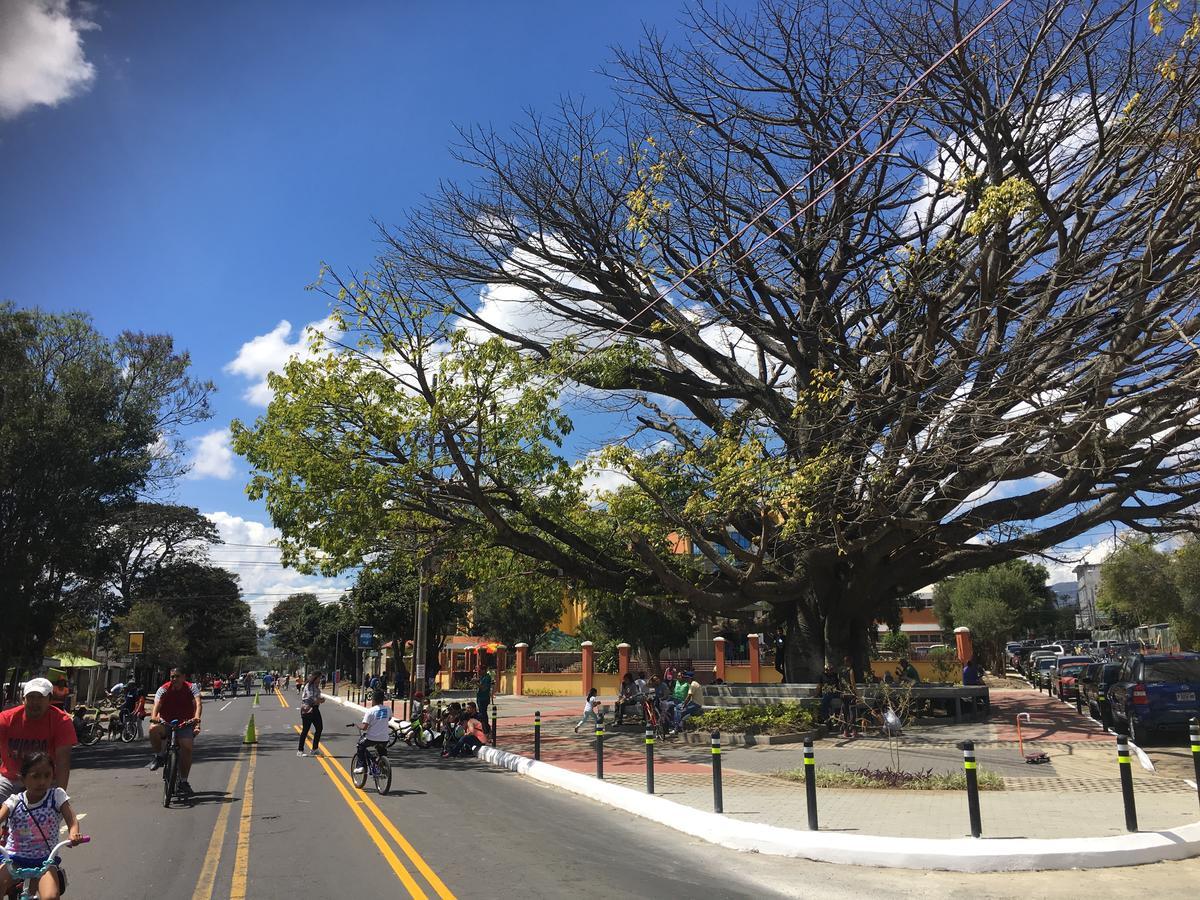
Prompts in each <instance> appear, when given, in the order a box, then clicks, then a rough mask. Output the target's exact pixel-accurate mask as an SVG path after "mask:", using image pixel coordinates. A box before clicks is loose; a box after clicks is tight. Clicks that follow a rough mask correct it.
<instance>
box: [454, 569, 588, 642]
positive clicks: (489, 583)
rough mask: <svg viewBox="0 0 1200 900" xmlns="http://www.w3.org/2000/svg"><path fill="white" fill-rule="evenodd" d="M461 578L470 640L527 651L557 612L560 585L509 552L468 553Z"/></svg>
mask: <svg viewBox="0 0 1200 900" xmlns="http://www.w3.org/2000/svg"><path fill="white" fill-rule="evenodd" d="M464 577H465V578H466V579H467V580H468V581H469V583H470V584H471V585H472V588H471V607H472V612H471V623H472V632H473V633H474V634H476V635H480V636H487V637H494V638H496V639H497V640H498V641H500V643H502V644H504V645H505V646H507V647H510V648H511V647H513V646H515V645H516V644H517V643H519V642H522V641H523V642H525V643H526V644H528V645H529V647H530V652H533V649H534V647H535V646H536V645H537V644H538V642H539V640H540V639H541V638H542V635H544V634H545V633H546V631H547V629H549V628H550V627H551V626H552V625H554V624H555V623H556V622H558V620H559V619H560V618H562V612H563V593H564V591H565V590H566V585H565V584H563V582H561V581H558V580H556V579H553V578H547V577H545V576H543V575H541V574H539V573H538V572H537V571H535V570H534V567H533V565H532V563H531V562H530V561H529V560H528V559H525V558H523V557H519V556H516V555H514V554H513V553H511V552H509V551H504V550H491V551H486V552H480V553H478V554H472V555H471V558H470V564H469V568H468V569H467V571H466V572H464Z"/></svg>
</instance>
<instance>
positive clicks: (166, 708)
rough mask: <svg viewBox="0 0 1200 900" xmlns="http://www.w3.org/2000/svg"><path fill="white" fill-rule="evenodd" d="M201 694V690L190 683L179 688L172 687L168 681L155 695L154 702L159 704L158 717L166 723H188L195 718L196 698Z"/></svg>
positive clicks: (185, 683)
mask: <svg viewBox="0 0 1200 900" xmlns="http://www.w3.org/2000/svg"><path fill="white" fill-rule="evenodd" d="M199 694H200V689H199V688H197V687H194V686H193V685H192V683H191V682H190V681H185V682H184V683H183V684H182V685H181V686H180V687H177V688H176V687H172V686H171V682H169V681H168V682H167V683H166V684H164V685H163V686H162V687H160V688H159V689H158V690H157V691H156V692H155V694H154V702H155V703H157V704H158V717H159V718H160V719H162V720H163V721H164V722H170V721H171V720H172V719H178V720H179V721H180V722H186V721H187V720H188V719H191V718H194V717H195V713H196V697H198V696H199Z"/></svg>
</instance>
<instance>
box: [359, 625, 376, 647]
mask: <svg viewBox="0 0 1200 900" xmlns="http://www.w3.org/2000/svg"><path fill="white" fill-rule="evenodd" d="M358 646H359V647H360V648H361V649H363V650H370V649H371V648H372V647H374V646H375V629H374V628H371V627H370V626H367V625H360V626H359V627H358Z"/></svg>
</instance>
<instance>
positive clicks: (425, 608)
mask: <svg viewBox="0 0 1200 900" xmlns="http://www.w3.org/2000/svg"><path fill="white" fill-rule="evenodd" d="M432 393H433V399H432V402H431V403H430V409H429V413H430V415H429V421H430V425H429V474H430V478H431V479H432V477H433V471H434V461H433V454H434V432H433V422H434V418H435V416H434V414H435V412H436V404H437V375H434V376H433V391H432ZM421 549H423V550H424V551H425V553H424V555H423V556H422V557H421V561H420V564H419V567H418V570H417V641H416V646H415V647H414V648H413V669H414V672H413V681H414V682H415V683H416V684H419V685H420V686H421V691H422V692H424V693H428V692H429V685H428V684H427V683H426V682H425V647H426V646H427V645H428V643H429V580H430V579H429V576H430V574H431V573H430V571H429V570H430V569H431V568H432V562H433V530H432V528H431V529H430V532H429V544H428V545H427V546H426V547H423V548H421Z"/></svg>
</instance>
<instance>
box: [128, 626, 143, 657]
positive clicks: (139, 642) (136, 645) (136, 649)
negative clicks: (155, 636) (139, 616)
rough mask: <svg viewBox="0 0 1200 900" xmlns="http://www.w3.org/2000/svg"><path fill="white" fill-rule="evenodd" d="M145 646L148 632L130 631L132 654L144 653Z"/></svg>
mask: <svg viewBox="0 0 1200 900" xmlns="http://www.w3.org/2000/svg"><path fill="white" fill-rule="evenodd" d="M145 646H146V632H144V631H131V632H129V652H130V654H133V653H144V652H145Z"/></svg>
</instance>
